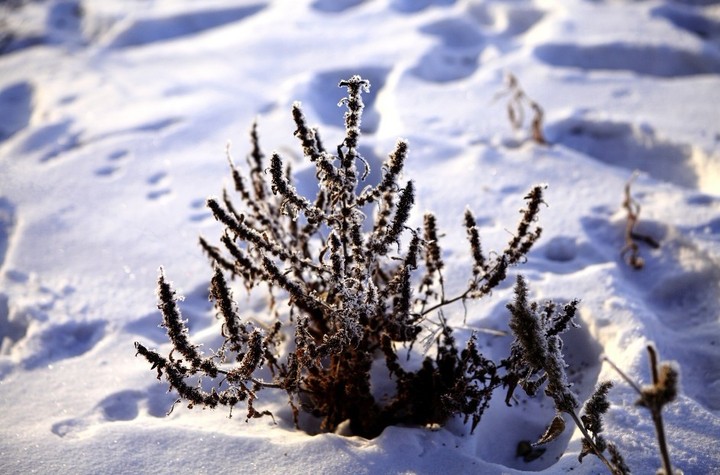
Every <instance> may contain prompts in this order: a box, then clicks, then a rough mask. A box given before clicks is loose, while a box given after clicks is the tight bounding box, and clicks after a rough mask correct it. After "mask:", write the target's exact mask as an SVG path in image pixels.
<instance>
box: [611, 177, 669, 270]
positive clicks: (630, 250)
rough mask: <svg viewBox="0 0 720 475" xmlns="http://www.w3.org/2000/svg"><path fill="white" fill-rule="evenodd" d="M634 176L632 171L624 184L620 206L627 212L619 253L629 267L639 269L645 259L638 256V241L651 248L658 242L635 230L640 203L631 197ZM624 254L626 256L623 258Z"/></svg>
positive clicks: (655, 246)
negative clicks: (623, 195)
mask: <svg viewBox="0 0 720 475" xmlns="http://www.w3.org/2000/svg"><path fill="white" fill-rule="evenodd" d="M636 177H637V174H635V173H633V175H632V176H631V177H630V179H629V180H628V181H627V183H626V184H625V198H624V200H623V204H622V206H623V208H624V209H625V211H626V212H627V222H626V224H625V246H624V247H623V248H622V250H621V251H620V255H621V256H622V257H623V258H624V259H625V262H627V264H628V265H629V266H630V267H632V268H633V269H636V270H640V269H642V268H643V267H645V260H644V259H643V258H642V257H640V246H639V245H638V241H640V242H644V243H645V244H647V245H648V246H650V247H652V248H653V249H657V248H659V247H660V243H658V242H657V241H656V240H655V239H653V238H652V237H651V236H647V235H645V234H640V233H638V232H637V231H636V230H635V227H636V226H637V223H638V220H639V219H640V203H638V201H637V200H635V199H634V198H633V197H632V194H631V193H630V187H631V185H632V182H633V181H634V180H635V178H636ZM626 255H627V258H625V256H626Z"/></svg>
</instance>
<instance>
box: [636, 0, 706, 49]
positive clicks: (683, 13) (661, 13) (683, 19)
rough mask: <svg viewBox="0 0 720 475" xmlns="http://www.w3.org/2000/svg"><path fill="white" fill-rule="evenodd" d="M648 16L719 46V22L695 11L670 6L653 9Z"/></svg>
mask: <svg viewBox="0 0 720 475" xmlns="http://www.w3.org/2000/svg"><path fill="white" fill-rule="evenodd" d="M650 14H651V15H652V16H655V17H658V18H664V19H665V20H667V21H669V22H670V23H672V24H673V25H675V26H676V27H678V28H680V29H682V30H685V31H688V32H690V33H692V34H693V35H695V36H697V37H698V38H701V39H703V40H705V41H709V42H713V43H715V44H717V45H718V46H720V20H718V19H715V18H711V17H709V16H705V15H702V14H701V13H699V12H698V11H697V10H693V9H688V8H686V7H681V6H680V5H671V4H667V5H661V6H659V7H655V8H653V9H652V10H651V13H650Z"/></svg>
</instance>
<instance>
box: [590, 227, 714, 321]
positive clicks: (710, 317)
mask: <svg viewBox="0 0 720 475" xmlns="http://www.w3.org/2000/svg"><path fill="white" fill-rule="evenodd" d="M581 221H582V224H583V227H584V228H585V231H586V232H587V233H588V234H589V235H590V236H591V238H592V242H593V243H596V245H597V247H598V248H599V249H598V252H600V253H602V254H604V255H606V256H607V257H608V259H609V260H610V261H612V260H615V261H616V262H617V264H618V266H619V268H620V270H621V273H622V276H623V277H624V278H625V280H626V282H627V284H628V285H629V286H631V287H634V288H636V289H638V291H639V295H640V297H641V298H642V300H643V301H644V302H645V305H646V306H647V307H648V308H650V309H652V310H653V312H654V313H655V315H656V316H657V319H658V321H659V322H660V323H662V324H663V325H665V326H666V327H667V328H668V329H670V330H673V331H677V332H683V331H687V330H689V329H694V328H701V327H704V326H705V325H708V324H710V325H714V324H717V323H718V322H719V321H720V320H719V318H718V315H720V301H719V300H718V298H717V296H718V295H720V262H718V261H717V259H716V258H714V257H713V256H711V255H709V254H708V253H707V252H705V251H704V250H702V249H700V248H699V247H698V246H697V244H696V243H695V242H694V241H692V240H691V239H689V238H688V237H686V236H685V235H684V234H683V232H682V231H681V230H678V229H675V228H672V227H670V226H668V225H665V224H663V223H660V222H657V221H652V220H648V219H643V218H642V216H641V217H640V221H639V222H638V224H637V226H636V231H637V232H638V233H640V234H644V235H647V236H651V237H652V238H653V239H655V240H656V241H657V242H659V243H660V247H659V248H658V249H651V248H650V247H648V246H644V245H642V243H640V254H641V257H642V258H643V259H644V261H645V267H644V268H643V269H642V270H635V269H632V268H631V267H630V266H628V265H626V264H625V263H624V262H623V261H622V257H621V255H620V252H621V250H622V248H623V246H624V245H625V240H624V232H625V218H624V215H623V216H621V215H620V214H618V215H617V216H616V217H613V218H610V219H608V218H603V217H584V218H582V220H581Z"/></svg>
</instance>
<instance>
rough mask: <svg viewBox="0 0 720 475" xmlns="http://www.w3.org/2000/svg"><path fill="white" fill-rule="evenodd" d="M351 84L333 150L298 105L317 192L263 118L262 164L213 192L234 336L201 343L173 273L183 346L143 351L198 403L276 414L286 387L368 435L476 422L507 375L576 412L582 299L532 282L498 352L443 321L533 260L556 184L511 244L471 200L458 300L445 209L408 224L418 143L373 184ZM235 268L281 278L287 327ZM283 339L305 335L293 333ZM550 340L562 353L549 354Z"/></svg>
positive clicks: (219, 286) (529, 203)
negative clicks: (562, 303) (465, 268)
mask: <svg viewBox="0 0 720 475" xmlns="http://www.w3.org/2000/svg"><path fill="white" fill-rule="evenodd" d="M340 86H341V87H345V88H347V91H348V95H347V97H346V98H344V99H343V100H342V101H341V105H345V106H346V108H347V111H346V112H345V138H344V139H343V141H342V142H341V143H340V144H339V145H338V146H337V148H336V149H335V150H334V153H333V152H330V151H328V150H327V149H326V148H325V147H324V145H323V143H322V142H321V140H320V137H319V135H318V131H317V130H316V129H313V128H311V127H309V126H308V125H307V122H306V120H305V118H304V116H303V113H302V111H301V109H300V106H299V104H297V103H296V104H295V105H294V106H293V108H292V115H293V118H294V121H295V125H296V127H297V129H296V130H295V136H296V137H297V138H298V139H299V140H300V143H301V146H302V150H303V155H304V156H305V158H306V159H308V160H309V161H310V162H312V163H313V164H314V166H315V170H316V178H317V181H318V185H319V186H318V192H317V196H315V197H314V199H313V200H310V199H308V198H306V197H304V196H302V195H301V194H299V193H298V191H297V190H296V188H295V187H294V185H293V178H292V173H291V170H290V168H289V166H287V165H286V164H285V163H284V162H283V160H282V158H281V157H280V155H278V154H277V153H274V154H272V156H271V157H270V160H269V165H268V163H267V162H266V156H265V155H264V154H263V152H262V151H261V149H260V146H259V143H258V134H257V127H256V126H253V128H252V132H251V142H252V151H251V152H250V153H249V155H248V168H247V170H246V171H241V169H240V168H238V167H236V166H235V165H234V164H233V163H232V161H231V171H232V177H233V183H234V188H235V189H234V193H233V194H234V196H233V197H231V193H230V192H228V191H227V190H226V191H225V192H224V193H223V195H222V198H220V199H215V198H212V199H209V200H208V202H207V205H208V207H209V209H210V210H211V211H212V213H213V215H214V217H215V219H217V220H218V221H219V222H220V223H222V225H223V226H224V233H223V235H222V236H221V238H220V244H219V245H213V244H210V243H209V242H208V241H206V240H205V239H203V238H201V239H200V245H201V247H202V248H203V250H204V251H205V253H206V254H207V255H208V257H209V258H210V261H211V263H212V266H213V269H214V272H213V276H212V280H211V285H210V294H211V298H212V300H213V301H214V304H215V308H216V312H217V315H218V317H219V318H220V319H221V320H222V336H223V337H224V343H223V344H222V346H221V347H220V348H219V349H217V350H216V351H214V352H212V353H210V354H208V355H205V354H203V353H201V352H200V351H199V349H198V346H197V345H194V344H192V343H191V342H190V340H189V337H188V330H187V328H186V327H185V324H184V323H183V319H182V317H181V315H180V310H179V308H178V305H177V302H176V300H177V299H176V296H175V295H174V291H173V290H172V288H171V286H170V285H169V283H168V281H167V280H166V278H165V275H164V273H163V272H162V271H161V274H160V278H159V289H158V296H159V308H160V310H161V311H162V316H163V326H164V327H165V329H166V330H167V334H168V337H169V339H170V341H171V343H172V347H173V349H172V351H171V352H170V354H169V355H168V356H161V355H160V354H159V353H158V352H156V351H153V350H149V349H147V348H146V347H145V346H143V345H142V344H140V343H136V349H137V352H138V354H140V355H142V356H143V357H145V358H146V359H147V360H148V361H149V362H150V363H151V364H152V367H153V368H154V369H156V370H157V376H158V378H161V377H164V378H165V379H166V380H167V381H168V382H169V383H170V386H171V388H172V389H173V390H175V391H176V392H177V393H178V394H179V396H180V398H181V399H184V400H186V401H187V402H188V403H189V405H190V406H191V407H192V406H194V405H201V406H204V407H211V408H214V407H216V406H218V405H225V406H230V407H232V406H234V405H236V404H238V403H244V404H245V405H246V407H247V409H248V412H247V417H248V419H249V418H254V417H262V416H265V415H268V416H271V417H272V415H271V414H270V412H268V411H266V410H264V411H259V410H256V409H255V407H254V405H253V402H255V401H256V399H257V393H258V392H259V391H262V390H268V389H270V390H282V391H285V392H286V393H287V395H288V399H289V404H290V406H291V407H292V410H293V414H294V419H295V424H296V425H297V426H299V425H300V424H301V419H300V417H299V415H300V412H301V411H304V412H307V413H309V414H312V415H313V416H316V417H317V418H318V419H319V420H320V421H321V422H320V431H324V432H332V431H336V430H338V428H339V427H340V426H341V424H342V426H343V427H346V428H349V431H350V432H351V433H352V434H354V435H358V436H363V437H366V438H372V437H375V436H377V435H379V434H380V433H381V432H382V430H383V429H384V428H385V427H387V426H389V425H396V424H409V425H418V426H424V425H442V424H443V423H445V422H446V421H447V420H448V418H449V417H451V416H455V415H461V416H463V417H464V419H465V421H466V422H468V421H469V422H471V427H472V430H474V429H475V428H476V426H477V424H478V423H479V421H480V418H481V416H482V414H483V412H484V410H485V409H486V408H487V407H488V404H489V403H490V398H491V395H492V393H493V391H494V390H495V389H497V388H498V387H502V386H506V387H507V388H508V398H507V402H508V403H509V402H510V400H511V397H512V393H513V391H514V390H515V389H516V388H517V387H518V386H519V387H521V388H522V389H523V390H525V391H526V392H527V393H529V394H534V393H535V392H537V391H538V389H539V388H540V387H541V386H542V385H543V384H545V383H546V382H549V384H548V385H547V391H548V392H550V393H554V394H555V396H553V397H555V400H556V402H558V404H560V405H561V406H562V407H559V411H572V410H574V408H575V407H576V406H577V401H575V399H574V397H573V396H572V394H571V393H570V390H569V388H568V384H567V382H566V380H565V378H564V363H563V362H562V358H561V357H560V358H558V355H559V352H560V347H561V342H560V340H559V339H560V333H562V331H564V330H565V328H566V327H568V326H569V325H570V322H571V320H572V317H573V315H574V305H575V303H572V304H570V305H569V306H568V307H566V308H565V309H563V310H562V311H561V312H559V313H558V314H557V315H555V314H554V307H553V306H552V304H547V305H546V306H545V307H542V308H540V307H538V306H536V305H535V304H533V306H532V308H530V307H529V306H528V305H529V304H528V303H527V301H526V293H527V289H526V287H525V284H524V283H523V281H519V283H518V286H519V287H518V291H517V292H516V293H517V295H516V298H517V299H518V301H517V302H516V303H515V304H514V305H510V306H509V308H510V310H511V313H514V314H516V316H515V317H514V318H513V320H512V322H514V323H513V324H511V329H512V330H513V332H515V334H516V342H515V343H514V344H513V346H512V350H511V354H510V355H509V356H508V358H507V359H505V360H501V361H499V362H494V361H491V360H489V359H488V358H486V357H484V356H483V355H482V353H481V351H480V348H478V343H477V340H476V338H475V335H473V336H471V337H470V338H469V340H468V341H467V342H466V343H464V344H462V345H460V344H458V343H457V341H456V339H455V337H454V336H453V330H452V328H451V327H450V326H448V324H447V323H446V320H445V318H444V317H443V309H444V307H445V306H447V305H449V304H452V303H458V302H463V301H466V300H469V299H479V298H482V297H485V296H487V295H488V294H490V292H491V291H492V290H493V289H494V288H496V287H497V286H498V284H500V283H501V282H502V281H503V280H504V279H505V277H506V274H507V271H508V269H509V268H510V267H511V266H513V265H515V264H518V263H519V262H521V261H523V260H524V259H525V256H526V255H527V254H528V252H529V251H530V249H531V248H532V246H533V244H534V243H535V242H536V240H537V239H538V238H539V236H540V233H541V229H540V228H539V227H538V226H537V225H536V218H537V216H538V212H539V210H540V205H541V204H542V203H543V201H542V200H543V187H541V186H537V187H534V188H532V189H531V190H530V191H529V193H528V194H527V196H525V200H526V206H525V208H524V209H523V210H521V214H522V218H521V220H520V223H519V225H518V227H517V230H516V231H515V233H514V235H513V236H512V238H511V239H510V241H509V243H508V245H507V247H506V248H505V249H504V250H503V251H502V252H497V253H486V252H484V250H483V249H482V247H481V243H480V237H479V231H478V228H477V226H476V221H475V218H474V216H473V214H472V213H471V212H470V211H466V212H465V214H464V219H463V225H464V227H465V229H466V234H467V238H468V241H469V244H470V245H469V248H470V249H469V257H468V262H469V263H471V265H470V266H469V267H470V269H469V272H470V276H469V279H468V285H467V288H465V289H464V290H462V291H461V292H458V293H457V294H453V295H451V296H448V295H446V289H445V285H444V279H443V272H444V269H445V267H444V263H443V259H442V250H441V248H440V244H439V241H438V236H439V232H438V229H437V226H436V218H435V216H434V215H432V214H426V215H425V216H424V219H423V224H422V228H417V229H413V228H410V227H408V220H409V217H410V211H411V208H412V206H413V201H414V195H415V189H414V185H413V182H412V181H407V182H401V181H400V180H401V173H402V170H403V165H404V162H405V160H406V157H407V153H408V145H407V143H406V142H405V141H403V140H400V141H398V142H397V145H396V146H395V149H394V150H393V151H392V153H390V155H389V156H388V158H387V160H386V161H385V163H384V165H383V174H382V178H381V180H380V182H379V183H378V184H377V185H374V186H364V187H362V186H361V184H362V182H363V181H364V179H365V177H366V176H367V175H368V171H369V168H368V164H367V162H366V161H365V160H364V159H363V157H362V156H361V155H360V153H359V152H358V138H359V136H360V121H361V118H362V111H363V102H362V93H363V92H368V91H369V83H368V81H366V80H364V79H362V78H360V77H359V76H354V77H352V78H350V79H348V80H344V81H341V82H340ZM233 200H235V201H233ZM236 202H238V203H239V204H236ZM368 209H372V210H373V211H372V213H367V210H368ZM370 214H371V216H370ZM228 278H230V279H234V280H238V281H240V282H241V283H242V284H244V287H245V288H246V289H247V290H250V289H253V288H256V287H258V286H259V285H260V284H266V285H267V288H268V289H269V292H270V296H271V299H270V301H271V303H270V308H269V309H268V312H269V313H270V314H271V315H275V317H276V321H275V323H274V325H271V326H264V325H260V324H258V323H253V322H251V321H248V320H247V319H243V317H242V316H241V312H240V311H239V310H238V308H237V304H236V303H235V301H234V299H233V295H232V293H231V290H230V287H229V284H228V280H227V279H228ZM281 303H282V304H285V303H287V306H285V305H280V304H281ZM523 319H524V320H525V322H524V323H523V321H522V320H523ZM536 320H537V321H536ZM534 321H535V323H532V322H534ZM528 322H530V323H528ZM528 325H529V327H528ZM515 327H517V328H515ZM527 328H530V329H529V330H528V329H527ZM541 330H542V331H541ZM528 332H529V333H528ZM283 335H290V336H291V338H293V340H291V341H288V342H285V343H283V341H282V340H283ZM428 340H430V341H432V342H434V346H435V351H430V352H428V353H426V354H427V356H426V357H425V358H424V360H423V361H422V363H421V364H420V365H419V367H417V368H416V369H408V368H407V366H408V365H406V364H403V363H404V359H406V358H407V355H408V354H409V352H411V351H414V350H413V345H414V344H415V343H418V342H421V341H425V342H426V341H428ZM538 341H540V343H537V342H538ZM538 344H539V347H538V346H537V345H538ZM281 352H282V353H284V354H280V353H281ZM533 352H535V353H533ZM537 352H540V353H542V355H544V356H543V357H546V358H550V360H548V361H544V362H539V361H537V360H535V359H534V358H536V357H537ZM553 359H554V360H553ZM383 360H384V364H385V366H386V367H387V373H386V374H389V378H390V380H391V381H392V382H393V383H394V386H395V392H394V394H390V395H388V397H383V398H382V400H380V398H379V397H378V395H375V394H373V391H372V388H373V384H372V381H371V369H372V367H373V364H374V363H378V362H380V364H382V362H383ZM548 365H550V366H548ZM261 370H263V371H264V373H262V374H263V375H264V377H260V376H259V374H261V373H260V371H261ZM198 377H202V378H203V380H204V381H203V384H202V385H201V384H199V383H196V381H197V378H198ZM209 383H212V387H211V388H210V387H209ZM301 428H304V427H301ZM305 429H307V428H305Z"/></svg>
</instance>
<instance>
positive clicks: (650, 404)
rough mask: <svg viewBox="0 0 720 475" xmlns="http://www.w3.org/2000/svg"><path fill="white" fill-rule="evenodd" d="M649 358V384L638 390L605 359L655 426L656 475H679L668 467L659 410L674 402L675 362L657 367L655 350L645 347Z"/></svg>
mask: <svg viewBox="0 0 720 475" xmlns="http://www.w3.org/2000/svg"><path fill="white" fill-rule="evenodd" d="M647 351H648V356H649V359H650V372H651V374H652V384H651V385H646V386H642V387H641V386H640V385H639V384H637V383H636V382H635V381H633V380H632V379H630V377H629V376H628V375H627V374H625V372H623V371H622V370H621V369H620V368H618V366H617V365H616V364H615V363H613V362H612V361H610V360H609V359H608V358H605V361H607V362H608V363H609V364H610V365H611V366H612V367H613V368H614V369H615V371H617V372H618V373H619V374H620V376H622V378H623V379H624V380H625V381H627V383H628V384H630V386H632V388H633V389H634V390H635V391H636V392H637V393H638V395H639V396H640V398H639V399H638V400H637V402H636V403H635V404H637V405H638V406H642V407H645V408H646V409H648V410H649V411H650V414H651V417H652V420H653V424H654V425H655V435H656V437H657V440H658V447H659V449H660V461H661V464H662V468H661V469H660V470H658V471H657V475H671V474H672V475H682V473H683V472H682V471H681V470H675V471H673V469H672V464H671V463H670V451H669V450H668V447H667V439H666V438H665V428H664V424H663V418H662V409H663V407H665V405H667V404H669V403H671V402H673V401H674V400H675V399H676V398H677V395H678V386H679V382H680V370H679V369H678V367H677V364H676V363H674V362H669V361H663V362H661V363H658V356H657V350H655V347H654V346H653V345H648V346H647Z"/></svg>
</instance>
